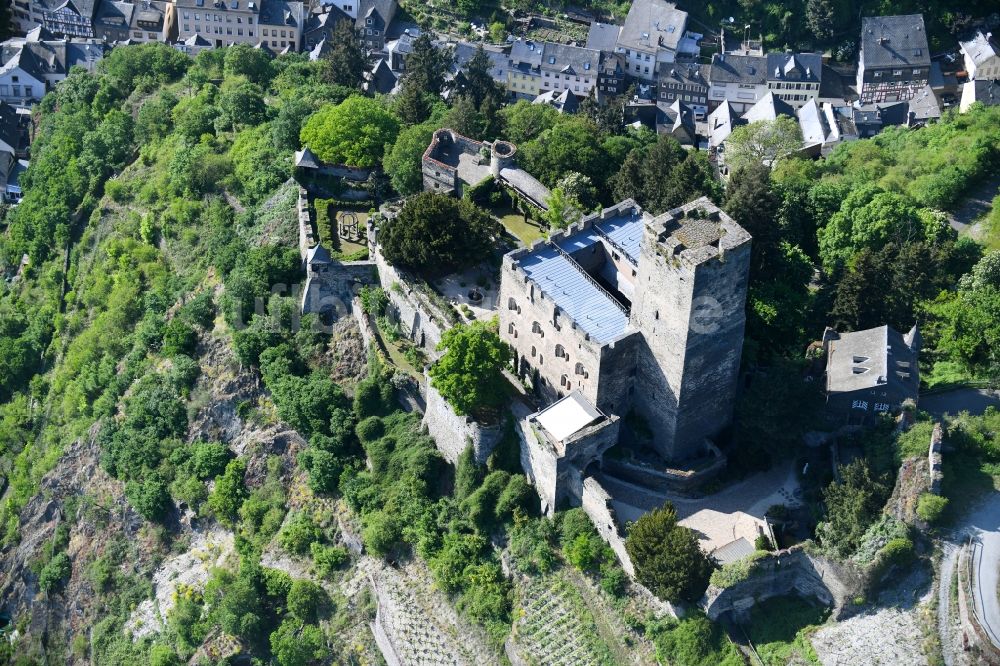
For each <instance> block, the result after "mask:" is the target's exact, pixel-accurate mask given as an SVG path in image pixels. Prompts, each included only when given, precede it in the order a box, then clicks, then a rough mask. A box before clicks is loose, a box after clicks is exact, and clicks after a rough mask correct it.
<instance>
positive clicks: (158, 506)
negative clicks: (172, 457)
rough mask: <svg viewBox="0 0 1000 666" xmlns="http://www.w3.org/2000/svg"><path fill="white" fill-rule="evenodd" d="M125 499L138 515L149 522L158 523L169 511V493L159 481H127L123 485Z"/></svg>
mask: <svg viewBox="0 0 1000 666" xmlns="http://www.w3.org/2000/svg"><path fill="white" fill-rule="evenodd" d="M125 497H126V499H128V502H129V504H131V505H132V506H133V507H135V510H136V511H138V512H139V514H140V515H141V516H142V517H143V518H145V519H146V520H149V521H154V522H155V521H158V520H160V519H161V518H163V517H164V516H165V515H166V514H167V511H169V510H170V505H171V502H170V493H168V492H167V486H166V484H165V483H163V481H161V480H159V479H155V478H154V479H146V480H144V481H129V482H128V483H126V484H125Z"/></svg>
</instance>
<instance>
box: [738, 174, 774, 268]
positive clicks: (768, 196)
mask: <svg viewBox="0 0 1000 666" xmlns="http://www.w3.org/2000/svg"><path fill="white" fill-rule="evenodd" d="M724 208H725V211H726V213H728V214H729V216H730V217H732V218H733V219H734V220H736V222H737V223H738V224H739V225H740V226H741V227H743V228H744V229H746V230H747V231H748V232H749V233H750V235H751V236H753V250H752V252H753V256H752V259H751V263H750V279H751V281H753V280H755V279H756V278H758V277H760V276H761V275H762V274H763V272H764V269H765V268H766V266H767V264H768V263H769V261H770V258H771V256H772V255H773V254H774V252H775V251H776V250H777V248H778V244H779V242H780V241H781V230H780V229H779V227H778V213H779V211H780V209H781V200H780V199H779V198H778V195H777V194H776V193H775V192H774V189H773V188H772V187H771V170H770V169H769V168H768V167H767V166H765V165H763V164H747V165H745V166H742V167H740V168H739V169H737V170H736V171H734V172H733V173H732V174H731V176H730V178H729V187H728V189H727V191H726V203H725V207H724Z"/></svg>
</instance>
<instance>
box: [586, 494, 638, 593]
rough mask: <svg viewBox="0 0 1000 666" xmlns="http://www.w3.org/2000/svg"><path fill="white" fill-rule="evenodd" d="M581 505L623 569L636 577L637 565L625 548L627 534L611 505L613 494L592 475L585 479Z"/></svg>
mask: <svg viewBox="0 0 1000 666" xmlns="http://www.w3.org/2000/svg"><path fill="white" fill-rule="evenodd" d="M581 506H582V507H583V510H584V511H585V512H586V514H587V515H588V516H590V520H591V522H593V523H594V527H596V528H597V532H598V533H599V534H600V535H601V538H603V539H604V540H605V541H607V542H608V545H609V546H611V550H613V551H615V555H616V556H617V557H618V561H619V562H621V565H622V569H624V570H625V573H627V574H628V575H629V576H630V577H632V578H635V566H634V565H633V564H632V558H630V557H629V555H628V551H626V550H625V535H624V534H623V533H622V532H621V530H619V529H618V519H617V517H616V516H615V510H614V509H613V508H612V506H611V496H610V495H609V494H608V492H607V491H606V490H605V489H604V487H603V486H601V484H600V483H599V482H598V481H597V479H595V478H594V477H592V476H588V477H587V478H586V479H584V480H583V497H581Z"/></svg>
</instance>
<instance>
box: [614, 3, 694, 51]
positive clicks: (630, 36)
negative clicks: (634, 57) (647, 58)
mask: <svg viewBox="0 0 1000 666" xmlns="http://www.w3.org/2000/svg"><path fill="white" fill-rule="evenodd" d="M686 26H687V12H685V11H682V10H680V9H678V8H677V5H675V4H673V3H672V2H665V1H664V0H635V2H633V3H632V6H631V7H630V8H629V10H628V16H626V17H625V25H623V26H622V31H621V35H620V36H619V37H618V44H619V46H623V47H625V48H633V49H640V50H645V51H655V50H657V49H658V48H665V49H670V50H673V51H676V50H677V47H678V45H679V44H680V41H681V37H682V36H683V35H684V29H685V27H686Z"/></svg>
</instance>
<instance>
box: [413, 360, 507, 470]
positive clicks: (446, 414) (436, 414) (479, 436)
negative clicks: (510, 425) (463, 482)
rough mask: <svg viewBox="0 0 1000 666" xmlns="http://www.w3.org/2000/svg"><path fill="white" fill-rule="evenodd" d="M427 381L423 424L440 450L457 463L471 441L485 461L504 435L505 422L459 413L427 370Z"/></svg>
mask: <svg viewBox="0 0 1000 666" xmlns="http://www.w3.org/2000/svg"><path fill="white" fill-rule="evenodd" d="M424 382H425V385H426V393H427V408H426V409H425V411H424V420H423V422H422V425H424V426H426V427H427V432H428V433H429V434H430V436H431V437H433V438H434V442H435V443H436V444H437V447H438V450H440V451H441V453H442V454H443V455H444V457H445V458H446V459H447V460H448V462H450V463H451V464H453V465H454V464H455V463H457V462H458V457H459V456H460V455H462V452H463V451H465V449H466V447H467V446H469V445H470V444H471V445H472V450H473V452H474V453H475V458H476V462H478V463H480V464H484V463H485V462H486V459H487V458H489V457H490V454H491V453H493V449H494V448H496V445H497V443H498V442H499V441H500V439H501V438H502V437H503V433H504V426H503V424H502V423H501V424H499V425H495V426H483V425H481V424H479V423H477V422H476V421H474V420H473V419H472V417H469V416H461V415H459V414H456V413H455V410H454V409H453V408H452V406H451V405H449V404H448V401H447V400H445V399H444V396H442V395H441V393H440V392H439V391H438V390H437V389H436V388H434V387H433V386H432V385H431V380H430V376H429V375H428V374H427V373H426V372H425V373H424Z"/></svg>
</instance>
